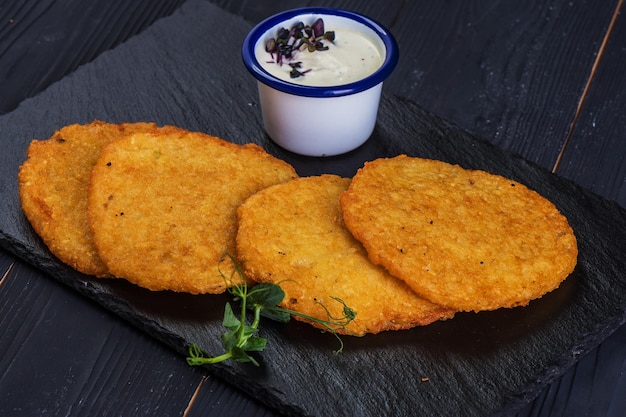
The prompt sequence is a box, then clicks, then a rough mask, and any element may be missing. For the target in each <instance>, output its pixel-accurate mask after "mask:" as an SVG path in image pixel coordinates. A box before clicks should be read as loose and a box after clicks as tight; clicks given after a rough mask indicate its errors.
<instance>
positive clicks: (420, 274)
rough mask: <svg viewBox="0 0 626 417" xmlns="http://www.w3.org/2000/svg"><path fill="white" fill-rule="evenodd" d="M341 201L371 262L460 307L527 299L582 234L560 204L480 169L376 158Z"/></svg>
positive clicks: (561, 268) (553, 281)
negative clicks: (561, 211) (564, 213)
mask: <svg viewBox="0 0 626 417" xmlns="http://www.w3.org/2000/svg"><path fill="white" fill-rule="evenodd" d="M341 207H342V212H343V217H344V221H345V224H346V226H347V228H348V229H349V230H350V231H351V232H352V234H353V235H354V236H355V237H356V239H357V240H359V241H360V242H362V243H363V245H364V246H365V248H366V250H367V253H368V255H369V258H370V260H371V261H372V262H373V263H375V264H378V265H382V266H384V267H385V268H386V269H387V270H388V271H389V272H390V273H391V274H392V275H394V276H396V277H399V278H401V279H402V280H404V281H405V282H406V283H407V284H408V285H409V286H410V287H411V288H413V289H414V290H415V291H416V292H417V293H418V294H419V295H421V296H422V297H424V298H426V299H428V300H430V301H432V302H434V303H437V304H441V305H445V306H448V307H450V308H453V309H457V310H460V311H481V310H494V309H498V308H501V307H515V306H523V305H526V304H528V302H529V301H530V300H533V299H535V298H538V297H541V296H543V295H544V294H546V293H547V292H549V291H552V290H554V289H555V288H557V287H558V286H559V285H560V283H561V282H562V281H563V280H564V279H565V278H566V277H567V276H568V275H569V274H570V273H571V272H572V271H573V269H574V267H575V265H576V262H577V254H578V249H577V244H576V238H575V236H574V233H573V231H572V229H571V227H570V226H569V224H568V222H567V219H566V218H565V217H564V216H563V215H561V213H560V212H559V210H558V209H557V208H556V207H555V206H554V204H552V203H551V202H550V201H548V200H547V199H545V198H544V197H542V196H541V195H539V194H538V193H536V192H535V191H532V190H530V189H528V188H527V187H526V186H524V185H522V184H520V183H518V182H515V181H512V180H509V179H506V178H503V177H501V176H497V175H493V174H489V173H487V172H484V171H476V170H465V169H463V168H461V167H459V166H457V165H451V164H448V163H444V162H441V161H433V160H427V159H420V158H412V157H407V156H406V155H401V156H397V157H395V158H387V159H378V160H375V161H372V162H369V163H366V164H365V165H364V167H363V168H361V169H360V170H359V171H358V172H357V174H356V175H355V177H354V178H353V181H352V182H351V184H350V187H349V189H348V190H347V191H346V192H345V193H344V194H343V195H342V196H341Z"/></svg>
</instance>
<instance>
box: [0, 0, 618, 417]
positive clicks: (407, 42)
mask: <svg viewBox="0 0 626 417" xmlns="http://www.w3.org/2000/svg"><path fill="white" fill-rule="evenodd" d="M182 3H183V1H182V0H170V1H166V0H151V1H149V0H137V1H133V2H125V1H121V0H106V1H104V0H100V1H98V0H80V1H79V0H56V1H55V0H20V1H11V0H9V1H4V2H3V3H2V4H0V113H1V114H4V113H8V112H11V111H12V110H14V109H15V108H16V107H17V106H18V105H19V104H20V102H22V101H23V100H26V99H28V98H29V97H32V96H35V95H37V94H38V93H39V92H41V91H43V90H45V89H46V88H47V87H48V86H49V85H51V84H53V83H55V82H56V81H58V80H61V79H62V78H63V77H65V76H67V75H69V74H71V73H72V72H73V71H74V70H76V69H77V68H78V67H79V66H81V65H83V64H86V63H89V62H90V61H92V60H93V59H94V58H96V57H97V56H99V55H100V54H102V53H103V52H105V51H107V50H109V49H112V48H115V47H116V46H117V45H119V44H120V43H123V42H124V41H126V40H127V39H129V38H132V37H133V36H134V35H136V34H138V33H140V32H142V31H143V30H145V29H146V28H148V27H149V26H150V25H151V24H152V23H153V22H155V21H156V20H158V19H160V18H162V17H164V16H167V15H170V14H172V13H176V10H177V8H178V7H179V6H180V5H181V4H182ZM213 3H215V4H217V5H218V6H220V7H221V8H223V9H225V10H227V11H228V12H230V13H233V14H235V15H239V16H241V18H243V19H245V20H246V21H248V22H249V23H250V24H254V23H256V22H258V21H260V20H262V19H263V18H265V17H267V16H269V15H271V14H273V13H274V12H277V11H280V10H283V9H286V8H293V7H299V6H306V5H313V4H312V2H307V1H286V0H285V1H272V2H270V1H257V2H245V1H228V0H216V1H214V2H213ZM622 3H623V1H621V0H611V1H600V0H596V1H569V0H552V1H549V0H536V1H531V2H524V3H519V2H507V1H502V0H489V1H464V0H451V1H447V2H428V3H426V2H406V1H402V0H397V1H388V2H374V1H356V0H355V1H344V2H338V1H320V2H316V3H315V4H314V5H325V6H335V7H343V8H347V9H352V10H355V11H359V12H362V13H364V14H367V15H369V16H371V17H374V18H376V19H377V20H379V21H381V22H382V23H383V24H385V25H386V26H387V27H388V28H389V29H390V30H391V31H392V32H393V33H394V35H395V36H396V38H397V40H398V43H399V45H400V48H401V59H400V63H399V66H398V68H397V70H396V71H395V72H394V74H393V75H392V77H391V78H390V79H389V80H388V82H386V84H385V91H386V93H387V94H393V95H396V96H400V97H404V98H406V99H409V100H412V101H414V102H416V103H417V104H418V105H419V106H421V107H422V108H424V109H426V110H428V111H430V112H432V113H434V114H437V115H439V116H441V117H443V118H445V119H447V120H449V121H451V122H453V123H454V124H456V125H458V126H459V127H461V128H463V129H465V130H467V131H469V132H471V133H473V134H476V135H478V136H481V137H483V138H485V139H487V140H488V141H490V142H492V143H494V144H495V145H497V146H498V147H501V148H504V149H506V150H509V151H511V152H515V153H518V154H520V155H522V156H523V157H524V158H526V159H528V160H530V161H533V162H536V163H538V164H540V165H542V166H544V167H546V168H549V169H550V170H552V171H553V172H555V173H556V174H558V175H560V176H563V177H565V178H567V179H570V180H572V181H574V182H576V183H578V184H580V185H582V186H583V187H585V188H587V189H590V190H591V191H593V192H595V193H597V194H599V195H601V196H603V197H605V198H607V199H609V200H613V201H616V202H617V203H618V204H619V205H621V206H622V207H626V158H625V155H626V75H625V74H626V19H625V18H624V15H623V11H624V7H623V4H622ZM620 11H621V12H622V14H621V15H620ZM0 146H1V144H0ZM0 152H2V151H1V150H0ZM624 275H625V276H626V271H624ZM625 279H626V278H625ZM625 303H626V300H625ZM577 359H579V360H578V362H577V363H576V365H575V366H573V367H572V368H571V369H569V370H567V371H566V372H565V373H564V374H563V375H559V376H557V377H556V378H555V379H554V381H553V382H552V383H551V384H549V385H547V386H546V387H545V388H544V389H543V391H542V392H541V393H540V395H539V396H538V397H537V398H536V399H535V400H534V401H532V402H530V403H529V404H527V405H526V406H525V407H524V408H523V409H521V410H519V412H518V414H517V415H518V416H562V415H567V416H589V415H592V416H623V415H626V411H625V410H626V399H625V397H626V396H624V392H626V326H622V327H620V328H619V329H618V330H617V331H616V332H615V333H614V334H612V335H611V336H610V337H608V338H607V339H606V340H604V341H603V342H602V343H601V344H599V345H598V346H597V347H596V348H595V349H593V350H591V351H590V352H588V353H585V354H584V355H581V356H580V357H579V358H577ZM0 415H1V416H37V415H53V416H55V415H65V416H79V415H80V416H83V415H94V416H95V415H107V416H108V415H111V416H112V415H123V416H135V415H150V416H152V415H160V416H180V415H184V416H208V415H210V416H230V415H250V416H273V415H277V414H276V412H275V411H273V410H270V409H268V408H266V407H265V406H263V405H261V404H260V403H259V402H257V401H256V400H254V399H252V398H250V397H248V396H246V395H244V394H242V393H240V392H239V391H238V390H237V389H236V388H233V387H231V386H230V385H228V384H226V383H224V382H222V381H220V380H218V379H216V378H215V377H213V376H212V375H210V374H208V373H206V372H205V371H204V370H202V369H198V368H191V367H189V366H187V364H186V363H185V360H184V358H182V357H181V356H180V355H179V354H177V353H174V352H172V351H171V350H169V349H168V348H167V347H165V346H163V345H162V344H161V343H159V342H157V341H155V340H154V339H152V338H150V337H149V336H147V335H146V334H144V333H143V332H141V331H140V330H137V329H136V328H135V327H132V326H131V325H130V324H128V323H126V322H125V321H124V320H122V319H121V318H119V317H117V316H115V315H113V314H111V313H110V312H108V311H106V310H104V309H103V308H101V307H99V306H98V305H97V304H95V303H93V302H91V301H90V300H88V299H86V298H84V297H82V296H81V295H79V294H77V293H76V292H74V291H73V290H71V289H69V288H67V287H66V286H64V285H63V284H60V283H58V282H57V281H56V280H54V279H51V278H50V277H49V276H47V275H46V274H45V273H43V272H41V271H39V270H36V269H35V268H33V267H32V266H30V265H28V264H26V263H25V262H23V261H21V260H19V259H17V258H16V257H14V256H13V255H11V254H10V253H9V252H7V251H4V250H2V251H0Z"/></svg>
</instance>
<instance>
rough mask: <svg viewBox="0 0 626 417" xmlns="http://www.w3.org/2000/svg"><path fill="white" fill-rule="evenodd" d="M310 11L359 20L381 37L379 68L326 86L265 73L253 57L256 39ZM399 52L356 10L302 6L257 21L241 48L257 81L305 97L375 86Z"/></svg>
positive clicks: (384, 33) (381, 30) (392, 66)
mask: <svg viewBox="0 0 626 417" xmlns="http://www.w3.org/2000/svg"><path fill="white" fill-rule="evenodd" d="M309 14H313V15H321V16H322V18H323V16H324V15H333V16H339V17H345V18H348V19H352V20H355V21H357V22H359V23H362V24H363V25H365V26H367V27H369V28H370V29H372V30H373V31H374V32H375V33H376V34H377V35H378V36H379V37H380V39H381V41H382V42H383V44H384V45H385V50H386V53H385V60H384V62H383V63H382V65H381V66H380V67H379V68H378V70H376V72H374V73H373V74H371V75H370V76H368V77H366V78H364V79H362V80H359V81H356V82H353V83H350V84H343V85H336V86H325V87H314V86H306V85H299V84H294V83H290V82H287V81H283V80H281V79H278V78H276V77H274V76H272V75H270V73H268V72H267V71H265V70H264V69H263V68H262V67H261V64H260V63H259V61H258V60H257V58H256V54H255V53H254V49H255V46H256V43H257V40H258V39H259V37H260V36H262V35H263V34H264V33H265V32H267V31H268V30H269V29H271V28H273V27H274V26H277V25H279V24H280V23H281V22H283V21H286V20H289V19H291V18H294V17H297V16H299V15H309ZM398 52H399V51H398V44H397V43H396V40H395V38H394V37H393V35H391V33H389V31H388V30H387V29H385V27H384V26H382V25H381V24H380V23H378V22H376V21H375V20H372V19H370V18H369V17H365V16H363V15H361V14H359V13H355V12H351V11H347V10H342V9H335V8H330V7H304V8H299V9H292V10H288V11H285V12H282V13H279V14H276V15H274V16H271V17H269V18H267V19H265V20H264V21H262V22H261V23H259V24H258V25H257V26H255V27H254V28H253V29H252V30H251V31H250V33H248V35H247V36H246V38H245V40H244V41H243V45H242V47H241V55H242V58H243V62H244V65H245V66H246V68H247V69H248V71H250V73H252V75H253V76H254V77H255V78H256V79H257V80H259V81H260V82H262V83H264V84H266V85H268V86H270V87H273V88H275V89H276V90H279V91H282V92H285V93H289V94H293V95H297V96H305V97H341V96H347V95H350V94H355V93H359V92H361V91H365V90H367V89H369V88H371V87H374V86H375V85H378V84H380V83H381V82H383V81H384V80H385V79H387V77H389V75H390V74H391V73H392V72H393V70H394V69H395V67H396V64H397V63H398V55H399V53H398Z"/></svg>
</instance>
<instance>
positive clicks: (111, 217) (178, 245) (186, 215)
mask: <svg viewBox="0 0 626 417" xmlns="http://www.w3.org/2000/svg"><path fill="white" fill-rule="evenodd" d="M295 176H296V173H295V170H294V169H293V167H291V166H290V165H289V164H287V163H286V162H283V161H281V160H279V159H276V158H274V157H272V156H271V155H269V154H267V153H266V152H265V151H264V150H263V149H262V148H260V147H259V146H257V145H244V146H240V145H236V144H233V143H229V142H226V141H224V140H221V139H219V138H216V137H213V136H209V135H206V134H203V133H194V132H187V131H182V130H181V131H178V132H176V133H166V134H162V135H158V134H135V135H130V136H126V137H124V138H121V139H119V140H116V141H113V142H112V143H111V144H109V145H108V146H106V147H105V148H104V149H103V150H102V152H101V155H100V158H99V159H98V161H97V163H96V165H95V167H94V169H93V171H92V176H91V184H90V187H89V198H88V217H89V221H90V226H91V229H92V231H93V236H94V242H95V245H96V248H97V250H98V253H99V255H100V258H101V259H102V261H103V262H104V263H105V265H106V266H107V268H108V270H109V271H110V272H111V273H112V274H113V275H115V276H116V277H121V278H125V279H127V280H129V281H130V282H133V283H135V284H137V285H139V286H141V287H144V288H147V289H150V290H172V291H177V292H188V293H192V294H201V293H221V292H223V291H224V290H225V289H226V287H227V284H226V282H225V280H224V277H222V275H221V274H220V271H219V269H218V265H219V264H220V262H219V261H220V257H221V256H222V255H223V254H224V253H225V252H229V253H231V254H232V255H235V235H236V231H237V216H236V210H237V207H238V206H239V205H240V204H241V203H242V202H243V201H244V200H245V199H246V198H247V197H248V196H250V195H251V194H254V193H255V192H257V191H259V190H261V189H263V188H265V187H267V186H269V185H272V184H276V183H280V182H284V181H287V180H290V179H292V178H294V177H295ZM221 267H224V265H223V264H222V265H221ZM226 267H227V265H226ZM223 272H224V274H225V275H226V276H229V275H230V271H229V270H224V271H223Z"/></svg>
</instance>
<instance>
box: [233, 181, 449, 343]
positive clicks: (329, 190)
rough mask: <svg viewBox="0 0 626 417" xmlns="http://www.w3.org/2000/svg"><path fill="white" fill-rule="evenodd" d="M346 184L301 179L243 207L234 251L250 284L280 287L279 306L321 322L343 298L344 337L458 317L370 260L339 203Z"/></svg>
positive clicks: (337, 311)
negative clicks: (348, 312)
mask: <svg viewBox="0 0 626 417" xmlns="http://www.w3.org/2000/svg"><path fill="white" fill-rule="evenodd" d="M349 183H350V180H349V179H344V178H340V177H337V176H334V175H322V176H319V177H306V178H299V179H296V180H293V181H290V182H287V183H284V184H280V185H276V186H273V187H269V188H267V189H265V190H263V191H260V192H259V193H257V194H255V195H253V196H252V197H250V198H249V199H248V200H246V202H245V203H244V204H243V205H242V206H241V207H240V208H239V210H238V211H237V214H238V217H239V231H238V233H237V251H238V254H239V259H240V261H241V262H242V264H243V268H244V270H245V272H246V274H247V275H248V276H249V278H250V279H252V280H255V281H258V282H273V283H275V284H278V285H280V287H281V288H282V289H283V290H284V291H285V298H284V300H283V302H282V303H281V304H280V305H281V306H283V307H285V308H288V309H291V310H295V311H298V312H301V313H304V314H307V315H310V316H312V317H316V318H319V319H322V320H328V314H327V313H326V311H325V310H324V307H322V305H323V306H325V307H326V308H328V310H329V311H330V313H331V315H332V316H334V317H340V316H341V314H342V310H343V305H342V304H341V303H339V302H337V301H335V300H333V298H332V297H338V298H340V299H342V300H343V301H344V302H345V303H346V305H347V306H349V307H350V308H352V309H353V310H355V311H356V318H355V320H354V321H352V322H351V323H350V324H349V325H348V326H347V328H346V329H340V330H338V331H337V332H338V333H342V334H351V335H363V334H365V333H378V332H381V331H383V330H400V329H407V328H411V327H414V326H419V325H427V324H429V323H432V322H434V321H436V320H440V319H445V318H451V317H452V316H453V315H454V311H453V310H451V309H448V308H443V307H441V306H438V305H435V304H433V303H430V302H428V301H426V300H424V299H422V298H420V297H418V296H417V295H416V294H415V293H414V292H413V291H412V290H411V289H410V288H409V287H408V286H407V285H406V284H404V283H403V282H402V281H400V280H398V279H396V278H394V277H392V276H391V275H389V274H388V273H387V272H386V271H385V270H384V269H383V268H381V267H378V266H375V265H373V264H372V263H371V262H370V261H369V260H368V259H367V254H366V253H365V250H364V249H363V247H362V246H361V244H360V243H359V242H357V241H356V240H355V239H354V238H353V237H352V236H351V235H350V233H349V232H348V231H347V230H346V229H345V227H344V225H343V221H342V218H341V211H340V208H339V196H340V195H341V193H342V192H343V191H345V189H346V188H347V187H348V184H349ZM295 318H296V319H298V317H295ZM301 320H302V319H301ZM303 321H307V320H303ZM311 324H312V325H314V326H316V327H320V328H322V329H323V327H321V326H319V325H318V324H316V323H311Z"/></svg>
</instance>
